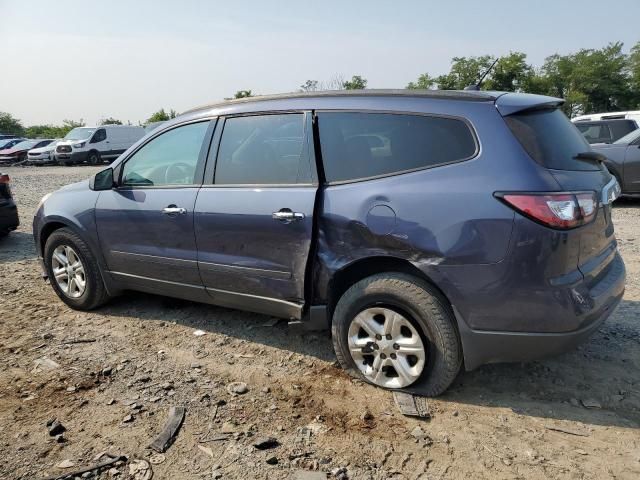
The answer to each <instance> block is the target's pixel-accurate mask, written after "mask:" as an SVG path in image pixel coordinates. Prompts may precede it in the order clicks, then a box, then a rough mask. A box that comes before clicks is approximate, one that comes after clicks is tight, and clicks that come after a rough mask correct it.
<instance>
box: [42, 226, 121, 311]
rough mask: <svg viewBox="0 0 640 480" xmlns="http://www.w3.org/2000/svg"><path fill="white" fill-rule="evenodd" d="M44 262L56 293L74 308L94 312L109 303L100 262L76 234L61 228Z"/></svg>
mask: <svg viewBox="0 0 640 480" xmlns="http://www.w3.org/2000/svg"><path fill="white" fill-rule="evenodd" d="M44 259H45V265H46V269H47V274H48V276H49V280H50V282H51V286H52V287H53V290H54V291H55V292H56V294H57V295H58V296H59V297H60V299H61V300H62V301H63V302H64V303H66V304H67V305H69V306H70V307H71V308H74V309H76V310H91V309H93V308H96V307H99V306H100V305H102V304H104V303H105V302H106V301H107V300H108V298H109V297H108V294H107V291H106V288H105V286H104V282H103V281H102V277H101V275H100V270H99V267H98V263H97V261H96V260H95V258H94V256H93V254H92V253H91V251H90V250H89V247H88V245H87V244H86V243H85V242H84V240H82V238H80V236H78V235H77V234H76V233H75V232H73V231H72V230H70V229H68V228H61V229H60V230H56V231H55V232H53V233H52V234H51V236H50V237H49V238H48V239H47V243H46V245H45V247H44Z"/></svg>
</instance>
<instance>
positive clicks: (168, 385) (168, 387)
mask: <svg viewBox="0 0 640 480" xmlns="http://www.w3.org/2000/svg"><path fill="white" fill-rule="evenodd" d="M160 388H162V389H163V390H171V389H172V388H173V384H172V383H171V382H164V383H163V384H162V385H160Z"/></svg>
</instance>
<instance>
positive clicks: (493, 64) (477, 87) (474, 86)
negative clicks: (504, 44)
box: [464, 57, 500, 90]
mask: <svg viewBox="0 0 640 480" xmlns="http://www.w3.org/2000/svg"><path fill="white" fill-rule="evenodd" d="M498 60H500V57H498V58H496V59H495V60H494V61H493V63H492V64H491V66H490V67H489V68H487V70H486V71H485V72H484V73H483V74H482V75H481V76H480V80H478V83H476V84H475V85H468V86H466V87H464V89H465V90H480V86H481V85H482V82H484V79H485V77H486V76H487V75H489V72H490V71H491V70H493V67H495V66H496V63H498Z"/></svg>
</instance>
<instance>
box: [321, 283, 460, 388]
mask: <svg viewBox="0 0 640 480" xmlns="http://www.w3.org/2000/svg"><path fill="white" fill-rule="evenodd" d="M454 322H455V320H454V318H453V316H452V314H451V312H450V310H449V308H448V307H447V306H446V303H445V301H444V299H442V297H441V295H440V294H439V293H438V292H437V291H436V290H435V289H434V288H433V287H431V285H429V284H428V283H426V282H424V281H423V280H421V279H419V278H416V277H413V276H410V275H406V274H401V273H383V274H378V275H373V276H371V277H368V278H365V279H363V280H361V281H359V282H357V283H356V284H354V285H353V286H352V287H351V288H349V289H348V290H347V291H346V292H345V294H344V295H343V296H342V297H341V298H340V300H339V301H338V304H337V305H336V309H335V312H334V315H333V322H332V338H333V345H334V348H335V351H336V356H337V358H338V361H339V362H340V364H341V365H342V367H343V368H344V369H345V370H346V371H347V372H348V373H349V374H351V375H352V376H354V377H356V378H360V379H362V380H365V381H367V382H369V383H371V384H373V385H377V386H379V387H383V388H388V389H402V390H408V391H412V392H414V393H416V394H421V395H427V396H436V395H439V394H441V393H443V392H444V391H445V390H446V389H447V388H448V387H449V385H451V383H452V382H453V380H455V378H456V376H457V374H458V372H459V371H460V366H461V364H462V349H461V347H460V341H459V339H458V335H457V332H456V328H455V326H454Z"/></svg>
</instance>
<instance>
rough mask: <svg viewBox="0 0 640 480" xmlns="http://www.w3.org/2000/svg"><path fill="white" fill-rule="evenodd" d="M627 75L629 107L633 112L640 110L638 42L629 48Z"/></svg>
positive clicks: (639, 53) (639, 47)
mask: <svg viewBox="0 0 640 480" xmlns="http://www.w3.org/2000/svg"><path fill="white" fill-rule="evenodd" d="M627 74H628V76H629V90H630V92H629V93H630V98H629V105H630V108H632V109H634V110H635V109H638V108H640V42H638V43H636V44H635V45H634V46H633V48H631V52H630V53H629V56H628V57H627Z"/></svg>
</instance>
